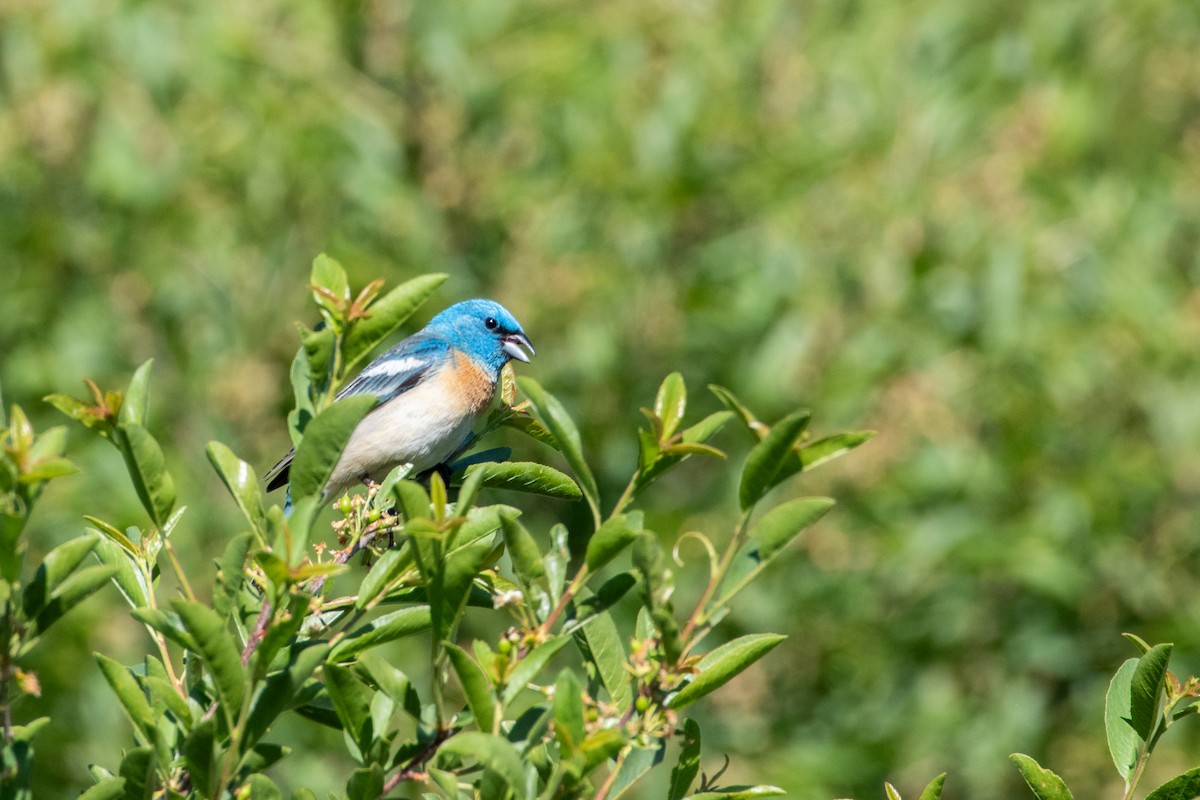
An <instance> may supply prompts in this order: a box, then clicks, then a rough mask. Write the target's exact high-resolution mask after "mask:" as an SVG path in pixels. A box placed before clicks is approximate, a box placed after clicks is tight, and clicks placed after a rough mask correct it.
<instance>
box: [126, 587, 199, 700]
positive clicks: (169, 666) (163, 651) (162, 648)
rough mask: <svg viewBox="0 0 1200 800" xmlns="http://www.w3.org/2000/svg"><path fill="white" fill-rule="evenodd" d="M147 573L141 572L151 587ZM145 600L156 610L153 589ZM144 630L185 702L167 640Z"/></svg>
mask: <svg viewBox="0 0 1200 800" xmlns="http://www.w3.org/2000/svg"><path fill="white" fill-rule="evenodd" d="M136 566H137V568H138V569H142V564H141V563H138V564H136ZM148 572H149V570H142V574H143V575H145V576H146V585H147V586H151V587H153V586H154V582H153V581H152V580H151V579H150V576H149V575H148V574H147V573H148ZM146 599H147V600H149V601H150V607H151V608H153V609H155V610H157V609H158V597H157V596H156V595H155V594H154V590H153V589H151V590H150V591H149V592H148V593H147V597H146ZM145 628H146V632H147V633H149V634H150V638H151V639H153V640H154V643H155V644H156V645H158V653H159V655H161V656H162V662H163V667H165V668H166V670H167V676H168V677H169V678H170V679H171V685H172V686H174V687H175V692H176V693H177V694H178V695H179V696H180V697H182V698H183V699H184V700H186V699H187V692H186V691H185V690H184V688H183V682H182V681H181V680H179V676H178V675H176V674H175V665H174V664H173V663H172V661H171V651H170V650H168V649H167V638H166V637H165V636H163V635H162V633H161V632H159V631H156V630H155V629H154V628H152V627H150V626H149V625H146V626H145Z"/></svg>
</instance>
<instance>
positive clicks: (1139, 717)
mask: <svg viewBox="0 0 1200 800" xmlns="http://www.w3.org/2000/svg"><path fill="white" fill-rule="evenodd" d="M1171 649H1172V645H1169V644H1157V645H1155V646H1154V647H1151V648H1150V652H1148V653H1146V654H1145V655H1144V656H1142V657H1141V658H1139V659H1138V665H1137V669H1135V670H1134V672H1133V683H1132V684H1131V685H1130V694H1129V710H1130V723H1131V724H1132V725H1133V729H1134V730H1135V731H1136V732H1137V735H1138V736H1139V737H1141V740H1142V741H1143V742H1148V741H1150V737H1151V735H1152V734H1153V733H1154V729H1155V727H1156V726H1157V725H1158V721H1159V717H1160V715H1161V706H1162V693H1163V687H1164V686H1165V684H1166V678H1167V662H1168V661H1169V660H1170V658H1171Z"/></svg>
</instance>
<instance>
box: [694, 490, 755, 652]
mask: <svg viewBox="0 0 1200 800" xmlns="http://www.w3.org/2000/svg"><path fill="white" fill-rule="evenodd" d="M753 511H754V508H753V507H750V508H748V509H746V511H744V512H743V513H742V521H741V522H739V523H738V526H737V530H735V531H734V532H733V538H731V539H730V540H729V544H728V545H727V546H726V547H725V552H724V553H722V554H721V563H719V564H718V565H717V568H716V569H715V570H713V572H712V574H710V575H709V576H708V585H707V586H705V587H704V592H703V593H702V594H701V595H700V599H699V600H698V601H696V607H695V608H694V609H692V613H691V614H690V615H689V616H688V620H687V623H686V624H685V625H684V626H683V630H682V631H680V633H679V637H680V639H682V640H683V642H684V652H687V649H688V647H689V643H688V638H689V637H690V636H691V635H692V633H693V632H694V631H695V630H696V626H697V625H698V624H701V623H704V622H706V621H707V618H708V617H707V614H706V613H705V611H704V606H705V605H707V604H708V601H709V600H711V599H712V597H713V594H715V593H716V591H717V587H718V586H720V585H721V581H723V580H724V579H725V573H726V572H728V571H729V565H730V564H731V563H733V557H734V555H735V554H736V553H737V551H738V549H739V548H740V547H741V546H742V542H743V541H745V538H746V530H747V528H749V525H750V514H751V513H752V512H753Z"/></svg>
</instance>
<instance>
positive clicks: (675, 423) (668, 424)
mask: <svg viewBox="0 0 1200 800" xmlns="http://www.w3.org/2000/svg"><path fill="white" fill-rule="evenodd" d="M686 408H687V386H685V385H684V382H683V376H682V375H680V374H679V373H678V372H672V373H671V374H670V375H668V376H667V377H666V378H664V379H663V382H662V385H660V386H659V387H658V395H657V396H656V397H655V398H654V415H655V416H657V417H658V418H659V419H660V420H662V427H663V430H662V440H663V441H666V440H667V439H670V438H671V436H672V435H674V433H675V429H676V428H678V427H679V422H680V420H682V419H683V412H684V410H685V409H686Z"/></svg>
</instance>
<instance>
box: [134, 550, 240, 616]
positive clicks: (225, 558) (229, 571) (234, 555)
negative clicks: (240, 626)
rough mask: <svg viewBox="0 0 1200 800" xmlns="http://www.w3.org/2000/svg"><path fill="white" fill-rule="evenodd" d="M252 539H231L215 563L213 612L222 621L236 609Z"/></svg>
mask: <svg viewBox="0 0 1200 800" xmlns="http://www.w3.org/2000/svg"><path fill="white" fill-rule="evenodd" d="M253 538H254V537H253V536H252V535H251V534H249V533H243V534H240V535H238V536H235V537H233V538H232V539H230V540H229V544H227V545H225V551H224V552H223V553H222V554H221V560H220V561H219V562H217V563H218V565H219V570H218V572H217V577H216V586H215V588H214V590H213V610H214V611H216V612H217V614H218V615H220V617H221V618H222V619H229V616H230V614H232V613H233V611H234V610H235V609H236V608H237V603H236V601H237V596H238V592H240V591H241V590H242V582H243V579H244V578H245V576H246V573H245V567H246V559H247V558H248V557H249V554H250V544H251V542H252V541H253ZM143 605H144V604H143Z"/></svg>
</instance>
